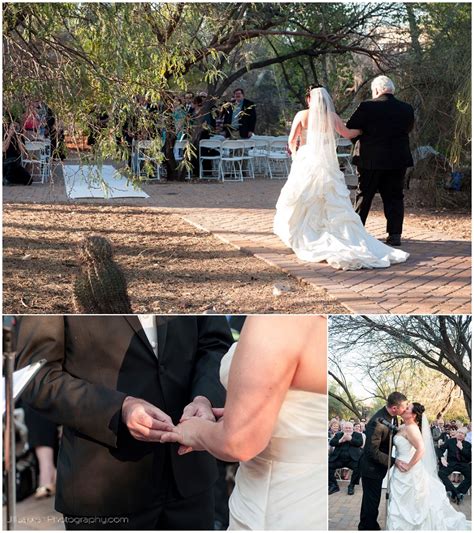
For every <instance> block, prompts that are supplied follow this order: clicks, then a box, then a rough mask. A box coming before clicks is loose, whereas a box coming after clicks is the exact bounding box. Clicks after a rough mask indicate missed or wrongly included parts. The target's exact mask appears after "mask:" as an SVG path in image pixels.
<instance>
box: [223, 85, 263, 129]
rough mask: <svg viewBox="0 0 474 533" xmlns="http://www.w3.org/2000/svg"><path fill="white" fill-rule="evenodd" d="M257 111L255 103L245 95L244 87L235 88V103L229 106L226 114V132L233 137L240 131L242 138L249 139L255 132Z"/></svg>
mask: <svg viewBox="0 0 474 533" xmlns="http://www.w3.org/2000/svg"><path fill="white" fill-rule="evenodd" d="M256 123H257V112H256V110H255V104H254V103H253V102H252V101H250V100H247V99H246V98H245V97H244V90H243V89H235V91H234V104H233V105H232V106H228V108H227V109H226V111H225V115H224V133H225V136H226V137H233V136H235V134H236V133H237V132H238V133H239V136H240V138H241V139H248V138H249V137H251V136H252V135H253V133H254V132H255V124H256Z"/></svg>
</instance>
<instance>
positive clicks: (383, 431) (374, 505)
mask: <svg viewBox="0 0 474 533" xmlns="http://www.w3.org/2000/svg"><path fill="white" fill-rule="evenodd" d="M407 406H408V402H407V399H406V397H405V396H404V395H403V394H401V393H400V392H392V393H391V394H389V396H388V398H387V405H386V406H385V407H382V409H380V410H379V411H377V412H376V413H375V414H374V415H373V416H372V418H371V419H370V420H369V422H368V423H367V426H366V430H365V433H366V439H365V446H364V453H363V455H362V457H361V458H360V463H359V467H360V473H361V477H362V489H363V495H362V505H361V509H360V522H359V526H358V529H359V530H364V531H367V530H369V531H374V530H379V529H380V525H379V523H378V522H377V517H378V514H379V505H380V497H381V495H382V482H383V479H384V477H385V474H386V473H387V469H388V467H389V460H390V464H393V463H394V462H395V461H394V459H393V458H392V457H389V453H390V450H389V442H390V431H391V430H390V429H389V428H388V427H387V426H385V425H383V424H382V423H380V422H379V421H378V419H379V418H382V419H384V420H385V421H386V422H387V423H388V424H392V425H393V426H396V427H398V419H397V416H399V415H401V414H403V413H404V412H405V410H406V408H407ZM397 461H398V460H397Z"/></svg>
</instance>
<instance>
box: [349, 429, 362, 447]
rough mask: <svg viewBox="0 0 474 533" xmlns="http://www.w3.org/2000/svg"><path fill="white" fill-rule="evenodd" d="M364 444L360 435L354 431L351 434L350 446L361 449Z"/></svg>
mask: <svg viewBox="0 0 474 533" xmlns="http://www.w3.org/2000/svg"><path fill="white" fill-rule="evenodd" d="M363 444H364V439H363V438H362V433H357V431H354V433H352V440H351V441H350V445H351V446H355V447H356V448H361V447H362V445H363Z"/></svg>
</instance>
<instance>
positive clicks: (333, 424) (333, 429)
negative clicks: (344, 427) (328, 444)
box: [328, 418, 341, 440]
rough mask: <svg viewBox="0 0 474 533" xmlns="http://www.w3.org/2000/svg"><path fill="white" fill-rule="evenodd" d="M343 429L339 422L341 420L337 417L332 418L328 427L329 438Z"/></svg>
mask: <svg viewBox="0 0 474 533" xmlns="http://www.w3.org/2000/svg"><path fill="white" fill-rule="evenodd" d="M340 429H341V426H340V424H339V421H338V420H337V419H336V418H333V419H331V421H330V422H329V427H328V439H329V440H331V439H332V438H333V437H334V435H335V434H336V433H337V432H338V431H340Z"/></svg>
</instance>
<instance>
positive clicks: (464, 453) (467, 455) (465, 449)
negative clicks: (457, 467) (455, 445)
mask: <svg viewBox="0 0 474 533" xmlns="http://www.w3.org/2000/svg"><path fill="white" fill-rule="evenodd" d="M462 444H463V446H462V450H461V457H463V458H464V459H465V460H466V461H469V462H470V461H471V452H472V447H471V445H470V444H469V442H466V441H463V443H462Z"/></svg>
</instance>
